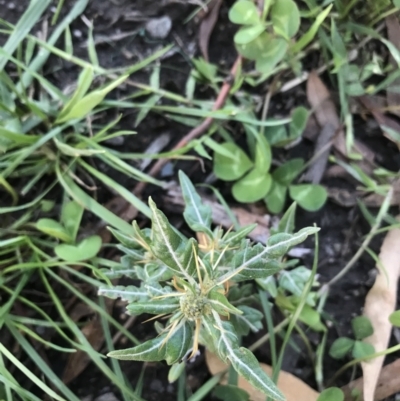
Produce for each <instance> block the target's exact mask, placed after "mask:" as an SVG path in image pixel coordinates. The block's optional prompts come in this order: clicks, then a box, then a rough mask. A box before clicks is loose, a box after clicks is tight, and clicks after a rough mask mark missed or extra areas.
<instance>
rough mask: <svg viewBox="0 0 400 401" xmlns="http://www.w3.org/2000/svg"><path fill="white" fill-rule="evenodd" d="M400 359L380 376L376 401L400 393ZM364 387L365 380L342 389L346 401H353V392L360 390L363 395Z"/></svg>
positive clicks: (386, 368)
mask: <svg viewBox="0 0 400 401" xmlns="http://www.w3.org/2000/svg"><path fill="white" fill-rule="evenodd" d="M399 377H400V359H397V361H394V362H392V363H391V364H389V365H386V366H385V367H384V368H383V369H382V372H381V374H380V375H379V380H378V384H377V386H376V392H375V398H374V400H375V401H380V400H384V399H386V398H388V397H390V396H391V395H393V394H396V393H398V392H400V380H399ZM363 385H364V380H363V378H362V377H361V378H360V379H357V380H354V381H352V382H351V383H349V384H347V385H346V386H344V387H342V390H343V392H344V401H353V400H354V397H353V396H352V392H353V390H358V391H360V392H361V394H362V389H363Z"/></svg>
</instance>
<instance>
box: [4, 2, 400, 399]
mask: <svg viewBox="0 0 400 401" xmlns="http://www.w3.org/2000/svg"><path fill="white" fill-rule="evenodd" d="M28 3H29V2H28V1H23V0H14V1H4V0H0V7H1V10H0V17H1V18H3V19H5V20H7V21H8V22H12V23H15V22H16V21H17V20H18V18H19V16H20V15H21V13H22V12H23V11H24V9H25V8H26V4H28ZM73 3H74V2H73V1H68V0H66V1H65V5H64V9H65V11H63V14H65V12H66V10H68V9H69V8H70V7H71V5H72V4H73ZM231 3H232V1H225V2H223V5H222V7H221V10H220V16H219V20H218V23H217V26H216V28H215V30H214V33H213V35H212V37H211V41H210V46H209V54H210V61H211V62H213V63H215V64H217V65H218V66H219V67H220V68H221V70H222V71H228V70H229V68H230V66H231V64H232V62H233V61H234V59H235V58H236V53H235V50H234V48H233V45H232V36H233V33H234V31H235V28H234V27H233V26H232V24H230V23H229V22H228V18H227V13H228V9H229V6H230V4H231ZM193 10H194V6H193V5H190V4H189V5H188V4H187V2H185V1H182V2H179V1H172V0H91V1H90V2H89V5H88V7H87V9H86V11H85V16H86V18H87V19H89V20H93V22H94V37H95V40H98V41H102V40H103V39H105V38H107V42H104V43H100V44H98V45H97V47H96V48H97V51H98V55H99V60H100V64H101V65H102V66H103V67H117V66H118V67H120V66H126V65H129V64H132V63H135V62H137V61H138V60H140V59H143V58H145V57H146V56H148V55H150V54H151V53H153V52H154V51H156V50H158V49H160V48H161V47H163V46H165V45H167V44H169V43H176V44H178V46H179V49H180V50H179V51H178V52H175V53H174V54H172V55H170V56H168V57H166V58H165V59H164V60H163V61H162V74H161V86H162V87H163V88H166V89H168V90H171V91H174V92H177V93H184V90H185V83H186V79H187V76H188V73H189V71H190V69H191V62H190V59H191V57H193V56H194V55H196V56H198V55H199V52H198V46H197V31H198V26H197V25H196V23H195V21H194V20H192V21H190V22H189V23H187V24H183V23H182V21H183V20H184V19H185V18H186V17H187V16H188V15H189V14H190V12H191V11H193ZM50 16H51V14H50V13H47V14H46V15H45V16H44V19H48V18H49V17H50ZM161 16H168V17H169V18H171V21H172V30H171V32H170V33H169V35H168V36H167V37H166V38H165V39H154V38H152V37H151V36H150V35H149V33H148V32H146V31H145V29H144V24H145V22H146V21H147V20H149V19H151V18H156V17H161ZM39 28H40V27H37V29H39ZM71 32H72V35H73V37H74V45H75V50H76V52H77V55H78V56H79V57H82V58H86V57H87V56H86V49H85V47H84V44H85V38H86V35H87V26H86V25H85V24H84V22H83V21H82V20H81V19H80V18H78V19H77V20H76V21H75V22H74V23H73V24H72V26H71ZM125 32H134V33H132V35H131V36H129V37H126V38H124V39H121V40H116V37H117V35H119V34H121V33H125ZM60 46H62V45H61V44H60ZM313 62H318V60H313ZM44 73H45V74H46V76H48V78H49V79H51V80H52V81H53V82H54V84H56V85H57V86H58V87H60V88H64V87H66V86H68V85H69V84H71V83H73V82H75V81H76V78H77V74H78V69H77V68H76V67H75V66H73V65H72V64H69V63H67V62H63V61H60V59H55V58H54V59H51V60H50V62H49V63H48V64H47V65H46V67H45V68H44ZM149 73H150V70H144V71H140V72H138V73H137V74H135V75H134V76H133V79H134V80H135V81H137V82H144V83H147V82H148V77H149ZM263 89H265V88H263ZM260 94H263V93H262V92H260ZM200 95H201V94H200ZM294 104H296V105H299V104H304V105H306V106H307V104H306V100H305V87H304V86H300V87H298V88H296V89H294V90H293V91H291V92H290V93H286V94H284V95H280V96H277V97H276V98H273V99H272V104H271V110H272V112H276V113H282V114H283V115H286V114H288V112H290V109H291V108H292V107H293V105H294ZM123 113H124V116H123V119H122V126H121V128H122V129H132V127H133V123H134V120H135V117H136V115H135V114H134V113H131V112H130V111H127V110H124V111H123ZM116 114H117V113H116ZM109 118H115V116H105V117H104V119H105V120H107V119H109ZM362 124H364V123H363V122H362V123H360V127H359V132H356V134H357V135H359V136H363V132H364V128H365V126H363V125H362ZM187 130H188V129H187V127H185V126H183V125H180V124H178V123H175V122H173V121H171V120H169V119H167V118H165V117H164V116H162V115H159V114H150V115H149V117H147V118H146V119H145V120H144V121H143V123H141V124H140V125H139V127H138V128H137V132H138V135H136V136H134V137H125V138H124V142H123V143H120V144H115V145H114V146H115V147H116V149H118V150H122V149H124V150H125V149H126V151H130V152H136V151H144V149H145V148H146V147H147V146H148V145H149V144H150V143H152V142H153V141H154V139H155V138H157V137H158V136H159V135H161V134H163V133H170V134H171V137H172V139H171V143H170V144H169V145H168V148H170V147H171V146H172V145H173V144H174V143H176V141H177V140H178V139H179V138H180V137H182V136H183V135H184V134H185V133H186V132H187ZM371 141H373V142H374V149H376V151H377V157H378V158H381V160H382V161H385V160H386V163H387V164H389V166H388V167H389V168H392V169H393V170H396V168H397V169H398V168H399V158H398V153H397V152H396V151H395V150H394V149H393V147H392V146H391V145H388V144H387V142H386V140H385V139H383V137H382V136H381V135H380V133H378V134H376V135H373V136H372V139H371ZM375 142H376V143H375ZM310 145H311V144H307V143H306V144H305V145H302V146H301V147H299V148H297V149H295V150H293V152H294V154H296V155H300V156H302V157H304V158H305V159H308V158H309V157H310V156H311V152H312V147H311V146H310ZM283 156H286V155H283ZM99 167H100V168H102V166H99ZM172 167H173V171H172V177H171V178H173V176H174V174H175V173H176V171H177V166H176V165H175V164H173V165H172ZM178 167H181V168H183V169H184V170H185V171H186V172H187V173H188V174H189V175H191V177H192V178H193V180H194V181H195V182H204V180H205V179H206V177H207V176H208V174H209V173H210V172H211V170H210V165H209V164H207V163H206V172H201V171H200V169H199V168H198V165H194V164H193V163H187V162H186V163H183V164H180V165H178ZM110 174H111V173H110ZM113 178H115V179H117V180H118V178H119V177H118V174H115V173H114V175H113ZM120 181H121V182H122V184H124V185H126V187H127V188H132V187H133V185H134V183H133V181H126V180H125V179H123V180H120ZM323 183H324V184H325V185H328V186H329V185H331V182H330V181H329V180H328V181H324V182H323ZM335 184H336V183H335ZM215 185H219V186H220V189H221V191H222V192H223V193H224V195H227V199H228V200H229V201H230V202H231V201H232V199H230V198H229V192H228V191H227V190H226V188H227V186H226V184H223V183H218V182H216V183H215ZM340 185H346V183H341V184H340ZM148 191H150V192H153V193H154V189H152V188H149V189H148ZM99 195H100V199H101V201H102V202H106V201H107V200H109V199H110V198H111V196H112V195H111V193H110V192H109V191H108V190H107V189H102V190H101V191H100V193H99ZM155 196H156V198H157V197H158V198H159V199H162V193H160V192H159V190H158V191H156V194H155ZM160 208H162V205H160ZM169 217H170V218H171V220H172V221H174V222H176V223H177V224H180V220H181V216H180V215H179V214H174V213H172V212H169ZM313 223H316V224H317V225H318V226H319V227H321V235H320V250H319V269H318V273H319V281H320V282H321V283H324V282H327V281H328V280H329V279H330V278H332V277H333V276H334V275H335V274H336V273H337V272H338V271H340V269H341V268H343V266H344V265H345V264H346V262H347V261H348V260H349V259H350V258H351V257H352V255H353V254H354V253H355V252H356V251H357V249H358V248H359V246H360V244H361V242H362V240H363V236H364V235H365V234H366V233H367V232H368V230H369V226H368V224H367V223H366V222H365V220H364V219H363V217H362V215H361V214H360V212H359V209H358V208H357V207H353V208H344V207H342V206H339V205H337V204H335V203H333V202H330V201H329V202H328V203H327V205H326V206H325V207H324V208H323V209H322V210H321V211H320V212H318V213H306V212H302V211H299V213H298V218H297V225H298V228H301V227H304V226H307V225H312V224H313ZM381 241H382V237H377V238H375V239H374V241H373V243H372V249H373V250H374V251H375V252H378V251H379V247H380V244H381ZM305 246H307V247H309V248H312V247H313V241H312V240H308V242H307V243H306V244H305ZM304 263H305V264H306V265H307V266H309V267H311V265H312V256H308V257H306V258H305V260H304ZM373 281H374V262H373V261H372V259H371V258H370V257H368V256H367V255H364V256H363V257H362V258H361V259H360V260H359V262H358V263H356V265H355V266H354V267H353V269H352V270H351V271H350V272H349V273H348V275H347V276H346V277H345V278H344V279H343V280H342V281H341V282H340V283H339V284H337V285H335V286H334V287H333V288H332V290H331V293H330V296H329V298H328V301H327V303H326V307H325V311H326V313H327V314H328V315H329V316H330V317H331V321H332V324H333V326H334V329H332V330H330V336H329V344H330V343H331V342H332V341H333V340H334V339H335V338H337V337H338V336H351V329H350V327H351V326H350V321H351V319H352V318H353V317H354V316H357V315H360V313H361V311H362V307H363V304H364V300H365V296H366V293H367V291H368V290H369V288H370V287H371V285H372V284H373ZM35 291H37V289H35ZM93 296H94V297H95V294H93ZM119 312H121V311H116V317H119V318H121V317H120V313H119ZM132 332H133V334H134V335H135V336H137V337H138V338H139V339H146V338H148V337H150V336H151V335H152V334H153V332H152V325H151V324H147V325H142V324H140V323H139V322H136V323H135V324H134V327H133V328H132ZM310 340H311V341H312V342H313V343H314V345H315V346H316V345H317V344H318V342H319V340H320V339H319V337H318V336H316V335H314V334H311V333H310ZM392 340H393V341H392V342H393V343H395V341H396V340H395V339H392ZM329 344H328V346H329ZM118 346H120V347H123V346H125V345H124V344H117V347H118ZM264 348H265V349H261V350H259V351H258V352H257V356H258V357H259V358H260V360H261V361H264V362H267V363H268V362H270V360H269V354H268V349H269V346H265V347H264ZM51 355H54V357H55V358H56V357H57V356H56V354H54V353H48V356H49V357H50V356H51ZM307 358H308V357H307V355H306V352H305V351H304V352H302V353H300V354H299V353H297V352H295V351H292V350H291V349H288V352H287V355H286V357H285V361H284V369H285V370H288V371H290V372H292V373H294V374H295V375H296V376H298V377H300V378H301V379H302V380H304V381H306V382H307V383H309V384H310V385H312V386H315V381H314V378H313V377H314V375H313V370H312V366H311V363H310V361H309V360H308V359H307ZM388 360H390V358H388ZM49 363H50V364H51V365H52V366H53V367H54V368H55V369H57V370H58V371H60V372H61V371H62V370H63V368H64V366H63V364H64V362H63V360H57V361H54V360H49ZM342 364H343V362H337V361H334V360H332V359H330V357H329V356H326V358H325V360H324V375H325V377H326V378H329V377H331V376H332V375H333V374H334V372H335V371H336V370H337V369H338V368H339V367H340V366H342ZM121 366H122V368H123V371H124V373H125V374H126V376H127V377H128V378H129V380H130V382H131V383H132V386H133V387H134V386H135V384H136V382H137V380H138V379H139V376H140V372H141V370H142V366H141V364H139V363H133V362H132V363H128V362H123V363H121ZM167 374H168V367H167V366H166V365H164V364H161V363H158V364H149V365H148V366H147V367H146V371H145V374H144V387H143V393H142V396H143V398H144V399H145V400H147V401H152V400H154V401H158V400H160V399H162V400H163V401H170V400H171V401H172V400H176V392H177V385H176V384H168V381H167ZM187 378H188V386H189V388H190V389H191V391H193V392H194V391H195V390H196V389H197V388H198V387H200V386H201V385H202V384H203V383H204V382H205V380H207V378H209V374H208V372H207V368H206V366H205V363H204V354H203V353H201V355H200V356H199V357H198V358H196V360H195V361H194V362H193V363H192V364H190V365H189V367H188V371H187ZM349 379H350V376H349V374H347V375H344V376H343V377H342V379H341V380H340V382H339V383H338V384H339V385H343V384H346V382H348V381H349ZM70 386H71V388H72V389H73V390H74V391H75V392H76V393H77V394H78V395H79V396H81V397H85V398H84V399H85V400H94V399H95V398H96V397H98V396H100V395H102V394H105V393H109V392H114V391H115V389H114V388H113V386H112V385H111V384H110V383H109V382H108V381H107V380H106V379H105V378H104V376H103V375H102V374H101V373H100V372H99V371H97V370H96V368H95V367H94V366H92V365H89V366H88V367H87V368H86V369H85V371H84V372H83V373H82V374H81V375H79V376H78V378H77V379H75V380H74V381H73V382H72V383H71V384H70ZM115 395H116V396H117V398H118V397H120V395H119V394H118V393H115ZM208 399H211V398H208Z"/></svg>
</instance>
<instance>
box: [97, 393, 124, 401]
mask: <svg viewBox="0 0 400 401" xmlns="http://www.w3.org/2000/svg"><path fill="white" fill-rule="evenodd" d="M94 401H119V399H118V398H117V397H116V396H115V395H114V393H112V392H109V393H105V394H103V395H101V396H100V397H96V398H95V400H94Z"/></svg>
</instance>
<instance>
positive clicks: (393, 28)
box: [385, 14, 400, 116]
mask: <svg viewBox="0 0 400 401" xmlns="http://www.w3.org/2000/svg"><path fill="white" fill-rule="evenodd" d="M385 23H386V27H387V35H388V39H389V41H390V42H392V43H393V45H394V46H395V47H396V49H398V50H400V24H399V19H398V17H397V16H396V15H395V14H392V15H389V16H388V17H386V18H385ZM390 63H391V64H392V65H393V67H394V68H396V69H397V63H396V61H395V60H394V58H393V57H392V55H390ZM399 87H400V79H399V78H397V79H395V80H394V81H393V82H392V83H391V84H390V86H389V87H388V88H387V89H386V99H387V104H388V106H389V107H390V113H392V114H396V115H397V116H400V108H399V106H400V93H399V92H398V88H399Z"/></svg>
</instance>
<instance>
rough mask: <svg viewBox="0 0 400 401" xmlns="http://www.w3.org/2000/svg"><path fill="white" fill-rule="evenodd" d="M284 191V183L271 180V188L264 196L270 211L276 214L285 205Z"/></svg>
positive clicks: (285, 188) (285, 189) (285, 191)
mask: <svg viewBox="0 0 400 401" xmlns="http://www.w3.org/2000/svg"><path fill="white" fill-rule="evenodd" d="M286 193H287V187H286V186H285V185H282V184H280V183H279V182H278V181H275V180H272V184H271V189H270V190H269V192H268V194H267V196H266V197H265V198H264V202H265V204H266V205H267V208H268V210H269V211H270V212H271V213H273V214H278V213H280V212H281V211H282V209H283V207H284V206H285V201H286Z"/></svg>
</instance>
